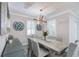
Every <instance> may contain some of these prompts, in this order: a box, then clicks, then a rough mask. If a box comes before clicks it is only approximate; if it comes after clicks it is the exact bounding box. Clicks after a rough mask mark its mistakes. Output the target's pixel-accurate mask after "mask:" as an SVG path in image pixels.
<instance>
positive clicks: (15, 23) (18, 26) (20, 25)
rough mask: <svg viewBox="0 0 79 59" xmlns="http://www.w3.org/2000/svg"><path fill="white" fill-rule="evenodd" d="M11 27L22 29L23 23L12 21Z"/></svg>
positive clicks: (17, 29)
mask: <svg viewBox="0 0 79 59" xmlns="http://www.w3.org/2000/svg"><path fill="white" fill-rule="evenodd" d="M13 28H14V29H15V30H16V31H22V30H23V29H24V24H23V23H22V22H14V23H13Z"/></svg>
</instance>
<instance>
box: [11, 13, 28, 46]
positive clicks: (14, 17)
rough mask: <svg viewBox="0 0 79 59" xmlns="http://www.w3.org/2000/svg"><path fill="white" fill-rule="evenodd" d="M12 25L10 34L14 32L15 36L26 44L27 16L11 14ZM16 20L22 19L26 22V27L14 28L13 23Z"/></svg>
mask: <svg viewBox="0 0 79 59" xmlns="http://www.w3.org/2000/svg"><path fill="white" fill-rule="evenodd" d="M10 21H11V22H10V24H11V25H10V26H11V32H10V34H12V35H13V36H14V37H15V38H18V39H19V40H20V42H21V43H22V44H23V45H26V44H27V36H26V30H27V29H26V21H27V17H25V16H24V17H23V16H21V15H19V14H18V15H17V14H11V18H10ZM15 21H21V22H23V23H24V29H23V30H22V31H16V30H15V29H14V28H13V23H14V22H15Z"/></svg>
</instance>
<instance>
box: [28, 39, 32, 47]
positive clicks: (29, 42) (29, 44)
mask: <svg viewBox="0 0 79 59" xmlns="http://www.w3.org/2000/svg"><path fill="white" fill-rule="evenodd" d="M28 47H29V48H31V39H30V38H28Z"/></svg>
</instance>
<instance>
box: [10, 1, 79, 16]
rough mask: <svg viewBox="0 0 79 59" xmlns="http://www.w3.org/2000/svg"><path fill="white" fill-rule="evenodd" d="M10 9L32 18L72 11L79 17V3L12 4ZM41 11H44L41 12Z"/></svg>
mask: <svg viewBox="0 0 79 59" xmlns="http://www.w3.org/2000/svg"><path fill="white" fill-rule="evenodd" d="M9 8H10V12H17V13H21V14H24V15H28V16H32V17H37V16H39V15H40V14H41V15H44V16H45V17H49V16H51V15H55V14H57V13H59V12H62V11H65V10H72V11H73V12H75V13H76V14H77V15H79V2H10V3H9ZM40 9H42V10H43V11H42V12H40Z"/></svg>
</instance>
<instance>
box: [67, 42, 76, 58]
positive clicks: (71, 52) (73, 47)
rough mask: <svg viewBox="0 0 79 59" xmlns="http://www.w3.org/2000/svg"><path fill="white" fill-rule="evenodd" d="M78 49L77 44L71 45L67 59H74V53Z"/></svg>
mask: <svg viewBox="0 0 79 59" xmlns="http://www.w3.org/2000/svg"><path fill="white" fill-rule="evenodd" d="M76 47H77V44H75V43H70V45H69V49H68V52H67V57H72V55H73V53H74V51H75V49H76Z"/></svg>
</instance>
